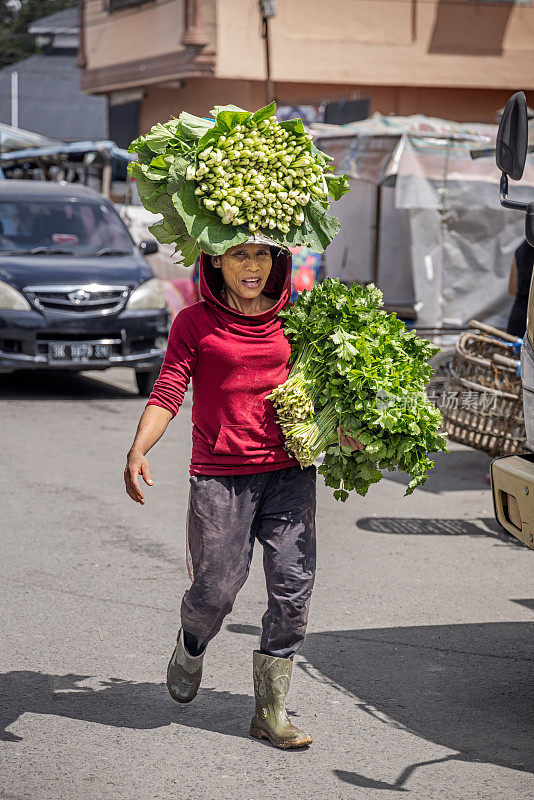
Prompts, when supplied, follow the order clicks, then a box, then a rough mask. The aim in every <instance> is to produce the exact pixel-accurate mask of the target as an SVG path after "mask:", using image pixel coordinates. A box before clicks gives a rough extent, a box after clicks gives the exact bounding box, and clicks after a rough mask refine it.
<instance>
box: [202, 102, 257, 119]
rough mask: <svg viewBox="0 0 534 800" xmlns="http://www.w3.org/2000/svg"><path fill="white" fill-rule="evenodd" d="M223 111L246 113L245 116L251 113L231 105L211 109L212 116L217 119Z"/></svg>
mask: <svg viewBox="0 0 534 800" xmlns="http://www.w3.org/2000/svg"><path fill="white" fill-rule="evenodd" d="M223 111H239V112H242V113H243V112H244V113H245V114H249V113H250V112H249V111H247V110H246V109H245V108H240V107H239V106H234V105H232V104H231V103H229V104H228V105H227V106H215V108H212V109H211V111H210V114H211V116H212V117H217V116H218V115H219V114H220V113H221V112H223Z"/></svg>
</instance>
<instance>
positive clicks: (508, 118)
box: [495, 92, 528, 181]
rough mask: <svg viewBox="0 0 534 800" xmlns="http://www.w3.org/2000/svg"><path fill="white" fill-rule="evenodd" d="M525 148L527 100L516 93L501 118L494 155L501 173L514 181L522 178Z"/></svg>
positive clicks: (526, 142)
mask: <svg viewBox="0 0 534 800" xmlns="http://www.w3.org/2000/svg"><path fill="white" fill-rule="evenodd" d="M527 146H528V115H527V99H526V97H525V93H524V92H516V93H515V94H514V95H512V97H511V98H510V99H509V100H508V102H507V104H506V108H505V109H504V112H503V115H502V117H501V121H500V123H499V130H498V132H497V145H496V153H495V158H496V161H497V166H498V167H499V169H500V170H501V172H505V173H506V174H507V175H508V176H509V177H510V178H512V180H514V181H518V180H520V179H521V178H522V176H523V170H524V168H525V160H526V157H527Z"/></svg>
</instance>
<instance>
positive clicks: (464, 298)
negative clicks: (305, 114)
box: [312, 114, 534, 333]
mask: <svg viewBox="0 0 534 800" xmlns="http://www.w3.org/2000/svg"><path fill="white" fill-rule="evenodd" d="M312 129H313V131H314V134H315V136H316V138H317V142H318V146H319V147H320V148H321V149H323V150H325V151H327V152H329V153H330V155H332V156H333V157H334V158H335V163H336V169H337V170H338V171H341V172H346V173H348V175H349V182H350V188H351V191H350V192H349V193H348V194H346V195H345V196H344V197H343V198H342V199H341V200H340V201H339V203H338V204H337V208H336V214H337V215H338V216H339V218H340V220H341V232H340V234H339V235H338V236H337V237H336V238H335V239H334V241H333V242H332V244H331V245H330V247H329V248H328V250H327V251H326V253H325V270H326V274H328V275H331V276H335V277H339V278H340V279H342V280H343V281H345V282H347V283H351V282H353V281H358V282H361V283H368V282H374V283H376V284H377V285H378V286H379V287H380V288H381V289H382V291H383V292H384V296H385V302H386V305H387V307H388V308H389V309H390V310H396V311H397V312H398V314H399V316H400V317H402V318H404V319H407V320H413V323H414V324H415V325H416V326H417V328H418V329H421V330H432V329H437V330H439V331H443V330H444V329H447V330H449V331H450V332H451V333H452V332H453V331H456V332H459V331H460V330H463V329H465V328H466V327H467V324H468V322H469V320H470V319H472V318H473V317H476V318H477V319H480V320H482V321H485V322H488V323H491V324H493V325H496V326H498V327H500V328H503V327H506V321H507V317H508V313H509V310H510V307H511V304H512V298H511V297H510V295H509V294H508V292H507V286H508V277H509V272H510V265H511V262H512V259H513V254H514V250H515V248H516V247H517V246H518V244H519V243H520V242H521V240H522V238H523V235H524V230H523V228H524V221H523V220H522V219H521V218H519V217H518V216H517V215H514V214H510V213H509V212H508V211H506V210H505V209H503V208H501V206H500V204H499V179H500V173H499V171H498V169H497V168H496V166H495V160H494V154H493V152H492V150H491V145H492V143H493V142H494V140H495V135H496V132H497V126H496V125H484V124H479V123H473V124H467V123H465V124H459V123H454V122H449V121H447V120H441V119H435V118H429V117H425V116H422V115H416V116H411V117H394V116H391V117H384V116H381V115H380V114H375V115H374V116H373V117H371V118H370V119H368V120H365V121H363V122H356V123H351V124H350V125H344V126H335V125H323V124H315V125H313V126H312ZM484 148H486V153H485V154H483V155H482V157H477V158H473V155H474V154H480V151H481V150H484ZM475 151H478V153H475ZM533 186H534V156H533V155H530V156H529V157H528V160H527V165H526V168H525V173H524V179H523V181H522V182H521V186H517V187H515V186H514V188H513V191H514V196H515V197H517V198H518V199H525V200H528V199H529V198H531V197H532V187H533Z"/></svg>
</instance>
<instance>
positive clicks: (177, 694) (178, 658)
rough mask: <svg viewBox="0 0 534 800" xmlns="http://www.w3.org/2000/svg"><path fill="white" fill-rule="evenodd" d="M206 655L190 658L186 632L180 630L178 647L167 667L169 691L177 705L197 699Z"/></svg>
mask: <svg viewBox="0 0 534 800" xmlns="http://www.w3.org/2000/svg"><path fill="white" fill-rule="evenodd" d="M203 660H204V653H201V654H200V655H199V656H190V655H189V653H188V652H187V650H186V647H185V643H184V631H183V628H180V630H179V631H178V639H177V641H176V647H175V648H174V652H173V654H172V656H171V660H170V661H169V666H168V667H167V689H168V690H169V694H170V696H171V697H172V699H173V700H176V702H177V703H190V702H191V700H193V699H194V698H195V697H196V694H197V692H198V687H199V686H200V681H201V680H202V662H203Z"/></svg>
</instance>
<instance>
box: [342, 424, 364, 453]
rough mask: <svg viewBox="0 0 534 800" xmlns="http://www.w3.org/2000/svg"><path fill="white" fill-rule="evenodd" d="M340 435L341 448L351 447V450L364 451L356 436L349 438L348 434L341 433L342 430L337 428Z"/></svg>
mask: <svg viewBox="0 0 534 800" xmlns="http://www.w3.org/2000/svg"><path fill="white" fill-rule="evenodd" d="M338 433H339V434H340V443H341V446H342V447H352V449H353V450H365V445H364V444H362V443H361V442H360V440H359V439H358V437H357V436H349V434H348V433H345V432H344V431H343V428H338Z"/></svg>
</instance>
